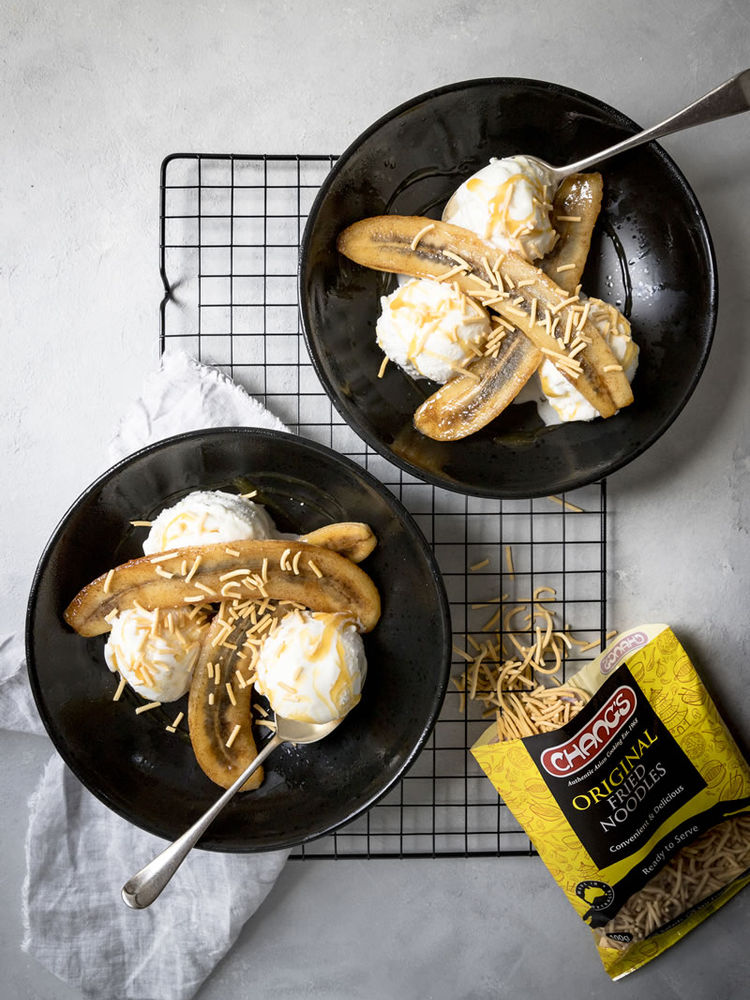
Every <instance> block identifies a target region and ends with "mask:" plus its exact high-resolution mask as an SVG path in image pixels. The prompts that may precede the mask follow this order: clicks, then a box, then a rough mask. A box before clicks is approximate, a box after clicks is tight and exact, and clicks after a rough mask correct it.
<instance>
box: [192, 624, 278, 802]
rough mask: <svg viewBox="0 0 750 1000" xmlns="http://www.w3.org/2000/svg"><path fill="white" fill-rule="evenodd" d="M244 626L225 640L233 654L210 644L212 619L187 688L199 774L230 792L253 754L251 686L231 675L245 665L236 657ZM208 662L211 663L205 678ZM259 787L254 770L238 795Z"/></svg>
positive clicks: (214, 630) (214, 631)
mask: <svg viewBox="0 0 750 1000" xmlns="http://www.w3.org/2000/svg"><path fill="white" fill-rule="evenodd" d="M248 624H249V622H247V621H242V622H241V623H240V624H238V625H237V627H236V628H235V629H234V630H233V631H232V632H231V633H230V634H229V636H228V637H227V638H226V640H225V641H226V642H229V643H231V644H232V645H233V646H236V647H237V649H236V650H235V649H230V648H228V647H227V646H223V645H218V646H214V645H213V643H214V640H216V639H217V638H218V637H219V636H220V635H221V634H222V633H223V628H224V626H223V624H222V623H220V622H219V621H216V620H215V621H214V622H213V623H212V624H211V625H210V626H209V627H208V629H207V631H206V635H205V637H204V639H203V645H202V646H201V652H200V655H199V657H198V662H197V663H196V665H195V670H194V671H193V680H192V682H191V684H190V696H189V698H188V728H189V730H190V742H191V743H192V745H193V753H194V754H195V759H196V760H197V761H198V764H199V766H200V768H201V770H202V771H203V773H204V774H205V775H206V776H207V777H208V778H210V779H211V781H213V782H215V783H216V784H217V785H220V786H221V787H222V788H229V787H230V785H232V784H233V783H234V782H235V781H236V780H237V778H238V777H239V776H240V775H241V774H242V772H243V771H244V770H245V768H247V767H248V765H249V764H250V763H251V762H252V761H253V759H254V758H255V757H256V755H257V753H258V749H257V747H256V744H255V739H254V737H253V729H252V713H251V708H252V705H251V702H252V697H253V692H254V687H253V685H252V684H248V683H247V682H245V686H244V687H242V685H241V684H239V682H238V681H237V678H236V674H235V671H236V670H238V669H239V670H240V672H242V670H243V669H244V668H245V665H246V663H245V661H243V660H242V659H241V658H240V657H238V655H237V653H238V651H239V649H240V647H241V645H242V643H243V641H244V637H245V633H246V631H247V628H248ZM209 663H211V664H212V668H211V672H210V673H209V670H208V664H209ZM217 672H218V673H217ZM217 677H218V683H217ZM227 684H231V685H232V697H233V698H234V703H233V702H232V698H230V697H229V692H228V691H227V687H226V685H227ZM209 695H213V698H209ZM235 726H239V727H240V728H239V730H238V732H237V734H236V736H235V738H234V740H232V743H231V746H229V747H228V746H227V742H228V741H229V740H230V739H231V736H232V733H233V732H234V729H235ZM262 782H263V768H262V767H259V768H258V770H257V771H255V772H254V773H253V774H251V775H250V777H249V778H248V779H247V781H246V782H245V784H244V785H243V786H242V788H241V789H240V791H243V792H247V791H250V790H251V789H253V788H258V787H259V786H260V785H261V784H262Z"/></svg>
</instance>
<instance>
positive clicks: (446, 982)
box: [0, 0, 750, 1000]
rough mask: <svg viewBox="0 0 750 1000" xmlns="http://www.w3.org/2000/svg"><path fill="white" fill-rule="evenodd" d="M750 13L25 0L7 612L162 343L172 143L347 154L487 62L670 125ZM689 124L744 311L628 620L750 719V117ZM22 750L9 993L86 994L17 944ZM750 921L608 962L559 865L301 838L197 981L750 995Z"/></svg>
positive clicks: (694, 164) (15, 160)
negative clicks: (649, 954)
mask: <svg viewBox="0 0 750 1000" xmlns="http://www.w3.org/2000/svg"><path fill="white" fill-rule="evenodd" d="M180 7H181V9H180ZM749 36H750V15H749V14H748V8H747V5H746V4H745V3H744V2H742V0H723V2H721V0H720V2H717V0H662V2H659V3H655V2H653V0H631V2H630V3H628V4H621V5H618V6H617V7H616V8H615V7H614V6H613V5H605V4H601V3H597V2H592V0H572V2H571V3H569V4H567V5H564V6H561V5H559V4H552V3H545V2H535V0H529V2H526V3H524V4H510V3H508V2H507V0H501V2H496V3H485V4H481V5H480V4H476V3H471V2H465V0H463V2H462V0H454V2H451V3H446V2H444V0H433V2H431V3H428V2H424V0H404V2H402V3H401V4H398V5H395V4H388V3H384V4H379V5H376V4H371V3H364V2H361V3H338V2H337V3H332V2H328V0H325V2H318V3H315V4H306V3H303V2H299V0H296V2H295V0H292V2H280V0H276V2H267V0H260V2H244V3H243V2H240V0H229V2H226V3H219V2H208V0H206V2H187V3H185V4H183V5H177V4H174V3H168V2H163V0H151V2H137V0H132V2H127V3H126V2H112V0H110V2H99V3H97V4H85V3H80V2H72V0H59V2H58V3H56V4H49V3H44V4H42V3H37V2H32V0H29V2H15V3H10V4H6V5H5V6H4V7H3V8H2V10H1V11H0V39H2V41H1V42H0V44H1V45H2V60H0V80H1V81H2V93H3V99H2V101H0V136H2V139H1V140H0V156H1V157H2V160H1V163H0V192H1V197H2V206H3V207H2V215H3V224H2V228H3V231H4V239H3V252H2V255H1V259H0V330H1V331H2V339H1V341H0V342H1V343H2V366H1V368H0V378H1V379H2V394H1V396H0V442H1V444H0V449H1V451H0V453H1V454H2V455H3V464H4V468H3V482H4V495H5V505H4V510H3V515H4V516H3V521H2V523H3V544H2V545H0V579H1V580H2V593H3V595H4V600H3V603H2V607H1V608H0V630H2V631H9V630H10V631H12V630H15V629H18V628H20V627H21V626H22V620H23V613H24V605H25V600H26V594H27V591H28V587H29V583H30V580H31V575H32V572H33V569H34V566H35V565H36V561H37V559H38V556H39V554H40V552H41V550H42V547H43V545H44V543H45V541H46V538H47V537H48V535H49V533H50V532H51V530H52V528H53V527H54V525H55V524H56V522H57V520H58V519H59V518H60V516H61V515H62V514H63V512H64V511H65V510H66V508H67V507H68V505H69V504H70V502H72V500H73V499H74V498H75V497H76V496H77V495H78V493H79V492H80V491H81V490H82V489H83V488H84V487H85V486H86V485H87V483H88V482H89V481H90V480H91V479H92V478H93V477H94V476H95V475H96V474H98V473H99V472H100V471H102V470H103V467H104V459H103V456H104V454H105V451H106V444H107V441H108V438H109V436H110V434H111V432H112V430H113V427H114V424H115V421H116V419H117V418H118V416H119V415H120V413H121V412H122V411H123V409H124V408H125V406H126V404H127V403H128V401H129V400H130V398H131V397H132V395H133V393H134V392H135V391H136V389H137V388H138V387H139V386H140V384H141V380H142V377H143V375H144V373H145V372H146V371H147V370H149V369H150V368H151V367H152V366H153V364H154V362H155V360H156V357H157V303H158V300H159V295H160V285H159V280H158V271H157V250H158V232H157V221H158V169H159V164H160V161H161V159H162V157H163V156H165V155H166V154H167V153H170V152H174V151H178V150H179V151H190V150H200V151H207V150H210V151H216V152H221V151H227V152H229V151H231V152H269V153H271V152H276V153H287V152H303V153H327V152H338V151H340V150H342V149H343V148H344V147H345V146H346V145H347V144H348V143H349V142H350V141H351V140H352V139H353V138H354V137H355V136H356V135H357V134H358V133H359V132H360V131H361V130H362V129H363V128H365V127H366V126H367V125H368V124H369V123H370V122H372V121H373V120H374V119H376V118H377V117H379V116H380V115H381V114H383V113H384V112H385V111H387V110H388V109H390V108H391V107H393V106H394V105H396V104H398V103H400V102H402V101H404V100H406V99H408V98H409V97H412V96H414V95H416V94H418V93H421V92H423V91H426V90H428V89H429V88H431V87H434V86H437V85H441V84H446V83H450V82H453V81H455V80H460V79H469V78H473V77H480V76H499V75H508V76H527V77H534V78H537V79H548V80H554V81H557V82H559V83H563V84H566V85H569V86H572V87H575V88H578V89H581V90H584V91H587V92H589V93H591V94H594V95H596V96H598V97H599V98H601V99H603V100H604V101H606V102H608V103H610V104H613V105H615V106H617V107H619V108H621V109H622V110H623V111H624V112H625V113H626V114H628V115H630V116H631V117H632V118H634V119H635V120H636V121H641V122H643V123H645V124H648V123H651V122H653V121H655V120H656V119H658V118H660V117H663V116H665V115H667V114H669V113H671V112H672V111H674V110H676V109H677V108H679V107H680V106H682V105H684V104H686V103H688V102H689V101H690V100H692V99H694V98H695V97H697V96H699V95H700V94H702V93H704V92H705V91H707V90H708V89H710V88H711V87H712V86H714V85H715V84H717V83H719V82H721V81H722V80H724V79H725V78H727V77H728V76H730V75H731V74H732V73H734V72H737V71H738V70H740V69H743V68H744V67H745V65H746V64H747V63H748V62H750V57H749V56H748V47H747V39H748V37H749ZM664 145H665V147H666V148H667V149H668V150H669V151H670V152H671V153H672V155H673V156H674V157H675V158H676V160H677V162H678V164H679V165H680V167H681V168H682V170H683V171H684V173H685V174H686V176H687V178H688V181H689V182H690V184H691V185H692V186H693V188H694V189H695V191H696V193H697V196H698V198H699V200H700V202H701V203H702V205H703V208H704V210H705V213H706V215H707V217H708V221H709V225H710V227H711V231H712V234H713V238H714V241H715V245H716V253H717V258H718V262H719V271H720V301H721V309H720V317H719V325H718V330H717V335H716V341H715V345H714V348H713V352H712V355H711V358H710V361H709V364H708V367H707V370H706V372H705V375H704V377H703V380H702V382H701V384H700V385H699V387H698V389H697V391H696V392H695V394H694V395H693V397H692V399H691V400H690V402H689V404H688V406H687V408H686V410H685V411H684V412H683V414H682V415H681V416H680V417H679V418H678V420H677V421H676V423H675V424H674V425H673V427H672V428H671V429H670V430H669V431H668V433H667V434H666V435H665V436H664V437H663V438H662V439H661V440H660V441H659V442H658V443H657V444H656V445H655V446H654V447H652V448H651V450H650V451H649V452H648V453H647V454H646V455H644V456H643V457H641V458H640V459H639V460H638V461H637V462H636V463H635V464H633V465H632V466H631V467H629V468H627V469H625V470H623V471H622V472H620V473H618V474H617V475H615V476H614V477H613V478H612V479H611V481H610V491H609V496H610V510H611V517H610V537H611V552H610V566H611V567H612V575H611V581H610V594H611V615H610V618H611V620H612V621H613V622H615V623H617V624H619V625H621V626H623V627H624V626H627V625H630V624H634V623H636V622H638V621H642V620H652V621H653V620H657V621H669V622H670V623H671V624H672V625H673V626H674V627H675V629H676V630H677V631H678V632H679V634H680V635H681V637H682V638H683V639H685V640H686V641H687V642H689V644H690V648H691V651H692V652H693V653H694V654H695V656H696V658H697V660H698V662H699V663H700V664H701V665H702V666H703V668H704V670H705V672H707V673H708V674H709V676H710V680H711V683H712V686H713V688H714V690H715V691H716V692H717V694H718V695H719V696H720V698H721V700H722V702H723V703H724V704H725V705H726V706H727V709H728V711H729V712H730V715H731V719H732V721H733V722H734V724H735V725H736V727H737V728H738V729H739V730H740V731H741V732H744V733H745V734H747V735H750V698H749V697H748V680H749V679H750V668H748V665H747V659H748V629H747V612H746V608H747V590H746V581H747V576H748V573H747V571H748V565H749V562H750V559H749V554H748V513H749V512H748V504H749V502H750V501H748V487H749V486H750V458H749V451H750V427H749V426H748V420H749V418H748V413H749V412H750V411H749V408H748V405H747V399H748V393H749V392H750V360H749V352H748V349H747V344H746V342H747V338H748V335H749V334H750V330H749V329H748V319H747V314H748V305H749V304H750V292H749V291H748V283H747V281H746V277H745V276H746V274H747V272H748V265H749V262H750V171H749V170H748V158H749V156H750V116H747V117H745V118H738V119H734V120H729V121H726V122H722V123H719V124H715V125H711V126H706V127H704V128H703V129H701V130H700V131H695V132H687V133H683V134H681V135H678V136H675V137H672V138H669V139H667V140H665V142H664ZM0 747H1V748H2V754H3V759H4V761H5V766H4V767H3V768H2V769H0V798H1V799H2V800H3V801H4V802H6V803H7V802H10V801H13V802H16V803H19V805H17V806H15V807H13V808H7V807H6V808H5V809H4V810H3V812H2V818H1V819H0V837H1V838H2V856H3V862H4V863H3V871H2V874H1V875H0V885H2V895H3V906H2V907H0V967H2V968H3V970H4V971H3V979H2V982H1V983H0V997H2V998H3V1000H4V998H5V997H8V998H10V997H14V998H15V997H18V998H25V997H39V998H45V1000H46V998H68V997H74V996H76V995H77V994H75V993H74V992H72V991H70V990H69V989H67V988H65V987H63V986H62V985H61V984H60V983H59V982H57V980H54V979H53V978H52V977H51V976H49V975H48V974H47V973H45V972H44V970H42V969H41V968H39V967H38V966H37V964H36V963H35V962H34V961H33V960H32V959H29V958H28V957H26V956H25V955H23V954H22V953H21V951H20V947H19V944H20V937H21V929H20V903H19V893H20V885H21V880H22V877H23V850H22V844H23V835H24V831H25V828H26V809H25V805H23V803H24V801H25V798H26V794H27V792H28V790H30V788H31V787H33V785H34V784H35V783H36V780H37V777H38V774H39V772H40V768H41V766H42V763H43V761H44V760H45V759H46V757H47V755H48V752H49V751H48V747H47V745H46V744H45V742H44V741H42V740H40V739H38V738H32V737H23V736H10V735H8V734H1V735H0ZM92 891H97V889H96V887H92ZM100 891H101V889H100ZM115 905H118V904H117V903H115ZM749 929H750V892H748V893H745V895H744V898H743V897H740V898H738V899H736V900H735V901H734V902H733V903H732V904H731V905H730V906H728V907H727V908H725V910H724V911H723V912H722V913H720V914H718V915H717V916H716V917H714V918H712V919H711V921H710V922H709V923H708V924H707V925H706V926H704V927H703V928H701V929H700V930H699V931H698V932H696V933H695V934H694V935H693V936H692V937H691V938H690V941H689V943H686V944H685V945H683V946H680V947H678V948H675V949H674V950H673V951H672V952H671V953H670V954H668V955H666V956H665V957H663V958H661V959H660V960H659V961H658V962H657V963H655V964H654V965H652V966H651V967H650V968H648V969H646V970H644V971H642V972H640V973H638V974H637V975H636V976H634V977H632V978H631V979H629V980H626V981H625V982H623V983H621V984H618V985H617V986H610V985H609V983H608V982H607V980H606V978H605V977H604V975H603V973H602V971H601V968H600V966H599V961H598V959H597V957H596V954H595V952H594V950H593V948H592V946H591V944H590V942H589V935H588V932H587V931H586V929H585V928H584V927H583V926H581V925H579V924H578V922H577V921H576V919H575V918H574V916H573V914H572V912H570V910H569V908H568V905H567V903H566V902H565V900H564V899H563V897H562V895H561V894H560V893H559V891H558V890H557V888H556V886H555V885H554V884H553V883H552V881H551V879H550V877H549V876H548V875H547V873H546V872H545V870H544V868H543V866H542V865H541V863H540V862H539V861H538V860H535V859H503V860H499V861H496V860H475V861H452V860H442V861H416V860H415V861H409V862H393V861H380V862H375V861H372V862H366V863H363V862H355V861H351V862H341V863H334V862H313V863H304V864H299V863H296V862H295V863H293V864H290V865H289V866H287V868H286V870H285V871H284V873H283V875H282V877H281V879H280V881H279V884H278V885H277V887H276V889H275V891H274V892H273V893H272V894H271V896H270V898H269V899H268V900H267V901H266V903H265V904H264V906H263V908H262V909H261V911H260V912H259V913H258V914H257V916H256V918H255V919H254V920H252V921H251V922H250V924H249V925H248V926H247V927H246V929H245V931H244V933H243V934H242V936H241V938H240V941H239V943H238V945H237V947H235V949H234V951H233V952H232V953H231V954H230V956H229V957H228V958H227V959H226V960H225V961H224V962H223V963H222V965H221V966H220V967H219V968H218V969H217V971H216V973H215V974H214V975H213V977H212V978H211V979H210V981H209V982H208V983H207V984H206V985H205V987H204V988H203V990H202V991H201V993H200V997H201V1000H209V998H214V997H216V998H219V997H226V996H232V995H235V996H244V995H247V994H248V993H249V992H250V991H251V990H252V992H253V993H261V992H266V993H267V994H269V995H272V996H273V997H274V998H275V1000H286V998H289V1000H292V998H294V1000H296V998H299V997H302V996H306V997H316V998H331V1000H350V998H354V997H356V998H362V1000H375V998H381V997H382V998H389V997H396V996H398V997H401V998H404V1000H427V998H431V1000H457V998H490V997H492V998H495V997H514V998H515V997H518V996H524V997H526V996H531V997H536V996H540V997H548V996H549V997H551V996H554V997H558V998H568V997H569V998H571V1000H572V998H575V1000H581V998H586V997H597V998H599V997H605V996H610V995H611V996H614V995H615V993H616V995H617V996H618V997H619V998H621V1000H624V998H628V997H635V996H646V997H651V996H654V997H656V996H658V997H660V998H665V1000H666V998H675V1000H676V998H680V1000H683V998H699V997H708V996H711V997H714V998H717V1000H722V998H730V997H739V996H740V995H743V993H744V988H745V987H746V979H745V976H744V975H743V973H744V974H745V975H746V973H747V972H748V966H749V963H748V957H747V950H746V945H745V943H744V942H745V941H746V939H747V934H748V930H749Z"/></svg>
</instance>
